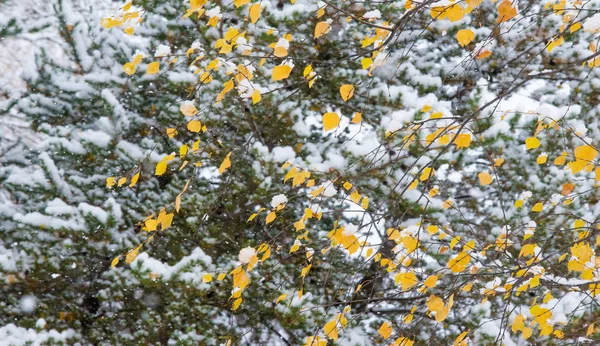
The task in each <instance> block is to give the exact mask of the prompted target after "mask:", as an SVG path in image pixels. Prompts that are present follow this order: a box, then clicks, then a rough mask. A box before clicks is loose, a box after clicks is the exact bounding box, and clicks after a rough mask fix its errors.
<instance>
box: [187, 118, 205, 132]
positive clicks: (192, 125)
mask: <svg viewBox="0 0 600 346" xmlns="http://www.w3.org/2000/svg"><path fill="white" fill-rule="evenodd" d="M187 129H188V131H190V132H194V133H198V132H200V129H202V123H201V122H200V121H199V120H192V121H190V122H189V123H188V124H187Z"/></svg>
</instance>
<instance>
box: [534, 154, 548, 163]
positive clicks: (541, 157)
mask: <svg viewBox="0 0 600 346" xmlns="http://www.w3.org/2000/svg"><path fill="white" fill-rule="evenodd" d="M547 160H548V154H546V153H541V154H540V155H538V157H537V159H536V160H535V162H536V163H537V164H538V165H543V164H544V163H546V161H547Z"/></svg>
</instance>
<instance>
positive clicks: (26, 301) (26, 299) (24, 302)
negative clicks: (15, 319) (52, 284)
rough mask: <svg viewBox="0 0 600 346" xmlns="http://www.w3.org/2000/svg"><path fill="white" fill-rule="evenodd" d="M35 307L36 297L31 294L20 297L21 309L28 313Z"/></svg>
mask: <svg viewBox="0 0 600 346" xmlns="http://www.w3.org/2000/svg"><path fill="white" fill-rule="evenodd" d="M36 307H37V298H36V297H34V296H31V295H28V296H23V297H21V311H22V312H23V313H26V314H30V313H32V312H34V311H35V309H36Z"/></svg>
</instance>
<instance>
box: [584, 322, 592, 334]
mask: <svg viewBox="0 0 600 346" xmlns="http://www.w3.org/2000/svg"><path fill="white" fill-rule="evenodd" d="M593 333H594V323H592V324H590V325H589V327H588V328H587V331H586V332H585V336H586V337H588V336H590V335H592V334H593Z"/></svg>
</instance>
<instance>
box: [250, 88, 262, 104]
mask: <svg viewBox="0 0 600 346" xmlns="http://www.w3.org/2000/svg"><path fill="white" fill-rule="evenodd" d="M261 99H262V96H261V95H260V90H258V89H254V91H253V92H252V104H253V105H255V104H257V103H259V102H260V100H261Z"/></svg>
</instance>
